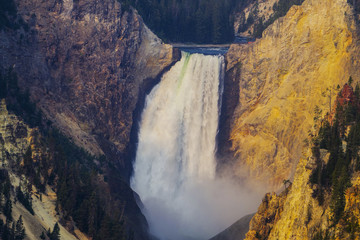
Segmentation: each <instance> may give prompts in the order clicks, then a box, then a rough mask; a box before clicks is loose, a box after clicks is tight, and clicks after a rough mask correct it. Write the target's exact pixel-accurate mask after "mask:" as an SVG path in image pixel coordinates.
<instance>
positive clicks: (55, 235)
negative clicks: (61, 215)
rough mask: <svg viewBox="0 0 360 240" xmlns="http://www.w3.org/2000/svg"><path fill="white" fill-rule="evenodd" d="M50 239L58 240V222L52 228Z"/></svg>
mask: <svg viewBox="0 0 360 240" xmlns="http://www.w3.org/2000/svg"><path fill="white" fill-rule="evenodd" d="M50 240H60V227H59V224H58V223H55V225H54V229H53V231H52V232H51V234H50Z"/></svg>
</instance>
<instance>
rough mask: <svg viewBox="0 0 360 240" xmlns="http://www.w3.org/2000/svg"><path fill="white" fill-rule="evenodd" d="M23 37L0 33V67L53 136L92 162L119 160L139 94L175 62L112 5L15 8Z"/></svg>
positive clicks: (110, 1)
mask: <svg viewBox="0 0 360 240" xmlns="http://www.w3.org/2000/svg"><path fill="white" fill-rule="evenodd" d="M16 5H17V12H18V14H19V15H20V16H21V17H22V18H23V20H24V22H25V23H26V24H27V25H28V26H27V28H28V30H27V31H26V30H24V29H19V30H17V31H2V32H1V33H0V39H1V49H0V51H1V53H0V54H1V56H2V58H1V59H0V64H1V65H2V66H3V67H8V66H12V65H14V66H15V71H16V72H17V74H18V77H19V82H20V85H21V87H22V88H23V89H26V88H29V89H30V93H31V96H32V99H33V100H34V101H35V102H37V104H38V106H40V107H41V109H42V110H43V111H44V113H45V114H46V117H47V118H48V119H49V120H51V121H52V122H54V123H55V124H56V126H57V127H58V128H60V129H61V130H62V131H63V132H64V133H66V134H67V135H68V136H70V137H71V138H72V139H73V140H74V142H75V143H76V144H77V145H79V146H81V147H83V148H84V149H86V150H87V151H89V152H90V153H92V154H96V155H100V154H103V153H105V154H106V155H109V156H111V157H112V158H113V160H114V159H116V161H118V162H120V163H122V165H123V166H126V168H128V169H129V168H130V166H131V164H129V160H125V158H126V151H127V147H128V145H129V139H130V131H131V127H132V124H133V111H134V109H135V107H136V104H137V101H138V97H139V95H141V94H143V92H142V91H143V90H140V89H141V88H142V87H143V86H145V85H146V84H153V83H151V81H153V80H154V79H156V78H157V77H158V75H159V74H160V73H161V72H162V71H163V70H164V69H165V68H167V67H169V66H170V65H171V64H172V63H173V62H174V61H175V60H176V58H177V56H174V55H173V49H172V47H171V46H170V45H165V44H162V42H161V40H160V39H158V38H157V37H156V36H155V35H154V34H153V33H152V32H151V31H150V30H149V29H148V28H147V27H146V26H145V25H144V23H143V21H142V19H141V18H140V17H139V16H138V15H137V13H136V11H135V10H130V11H127V12H125V11H123V9H122V8H121V5H120V4H119V3H118V2H117V1H115V0H106V1H96V0H91V1H85V0H79V1H72V0H64V1H57V0H53V1H36V0H27V1H16Z"/></svg>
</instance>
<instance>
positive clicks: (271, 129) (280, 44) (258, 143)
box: [220, 0, 359, 189]
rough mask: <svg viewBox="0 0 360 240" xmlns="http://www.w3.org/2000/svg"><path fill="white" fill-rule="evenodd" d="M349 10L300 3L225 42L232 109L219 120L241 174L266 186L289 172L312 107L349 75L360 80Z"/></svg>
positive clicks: (330, 3) (340, 4)
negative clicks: (238, 40) (252, 32)
mask: <svg viewBox="0 0 360 240" xmlns="http://www.w3.org/2000/svg"><path fill="white" fill-rule="evenodd" d="M352 13H353V9H352V8H351V5H349V4H348V3H347V1H345V0H335V1H334V0H321V1H314V0H306V1H305V2H304V3H303V4H302V5H301V6H293V7H292V8H291V9H290V10H289V12H288V13H287V15H286V16H285V17H283V18H280V19H278V20H277V21H275V22H274V24H272V25H271V26H269V27H268V28H267V29H266V30H265V31H264V33H263V38H262V39H258V40H257V41H256V42H254V43H251V44H248V45H236V44H234V45H232V46H231V48H230V50H229V52H228V53H227V55H226V61H227V69H226V71H227V79H226V81H227V83H226V84H229V83H231V84H233V86H238V91H237V93H236V94H235V95H234V96H235V97H230V98H228V99H225V101H224V102H225V103H224V105H232V106H236V107H234V108H233V109H234V110H233V112H230V113H229V109H228V110H225V111H224V113H223V117H225V118H226V119H228V123H227V124H229V125H230V126H229V127H230V129H231V131H230V133H229V136H228V139H230V141H231V145H232V147H231V150H233V154H234V156H235V158H236V160H235V162H234V169H236V170H235V171H236V173H237V174H238V175H239V176H244V175H247V176H248V177H249V179H252V180H257V181H259V182H262V183H264V184H265V185H267V186H268V187H269V188H270V189H276V188H278V187H280V186H281V182H282V181H283V180H284V179H288V178H290V177H291V176H293V174H294V172H295V167H296V164H297V163H298V161H299V159H300V156H301V154H302V149H303V146H304V140H305V139H306V137H307V136H308V131H309V130H310V129H311V127H312V126H313V121H314V119H313V118H314V108H315V106H318V107H319V108H320V109H322V110H324V111H323V112H324V113H325V112H326V111H329V106H331V104H333V103H331V102H330V99H332V100H331V101H332V102H333V101H334V99H335V91H331V90H330V89H334V88H335V87H336V86H337V85H338V84H340V85H343V84H344V83H345V82H346V81H347V80H348V78H349V76H350V75H351V76H353V78H354V79H357V78H358V77H359V74H358V71H356V68H357V67H358V64H359V62H358V59H357V58H358V54H357V41H356V39H357V37H356V25H355V23H354V18H353V14H352ZM225 88H226V86H225ZM329 95H331V96H332V97H331V98H329ZM230 110H231V109H230ZM225 128H226V127H225ZM220 150H221V151H226V149H225V150H224V149H220Z"/></svg>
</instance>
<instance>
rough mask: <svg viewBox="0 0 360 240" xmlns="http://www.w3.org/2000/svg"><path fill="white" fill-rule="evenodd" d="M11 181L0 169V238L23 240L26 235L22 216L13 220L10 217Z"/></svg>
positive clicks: (6, 173) (4, 171) (5, 172)
mask: <svg viewBox="0 0 360 240" xmlns="http://www.w3.org/2000/svg"><path fill="white" fill-rule="evenodd" d="M11 188H12V185H11V182H10V178H9V174H8V172H7V171H6V170H5V169H0V209H1V213H2V214H3V215H4V218H5V219H4V220H5V223H4V220H3V219H0V239H2V240H23V239H24V238H25V237H26V234H25V227H24V224H23V220H22V216H21V215H20V217H19V218H18V220H17V221H16V222H15V221H13V217H12V200H11Z"/></svg>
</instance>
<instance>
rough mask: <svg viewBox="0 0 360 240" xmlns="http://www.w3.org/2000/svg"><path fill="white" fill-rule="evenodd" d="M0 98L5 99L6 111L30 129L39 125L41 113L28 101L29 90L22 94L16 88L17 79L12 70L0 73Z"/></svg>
mask: <svg viewBox="0 0 360 240" xmlns="http://www.w3.org/2000/svg"><path fill="white" fill-rule="evenodd" d="M0 69H1V68H0ZM2 98H5V99H6V107H7V109H8V110H9V111H10V112H13V113H14V114H15V115H17V116H20V117H21V118H22V119H23V120H24V122H25V123H27V124H28V125H29V126H30V127H35V126H40V125H41V119H42V113H41V111H39V110H37V109H36V105H35V104H34V103H33V102H31V101H30V93H29V90H28V89H27V90H26V91H25V92H22V91H21V90H20V88H19V87H18V78H17V75H16V73H15V71H14V69H13V68H9V69H7V70H5V71H3V73H1V72H0V99H2Z"/></svg>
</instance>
